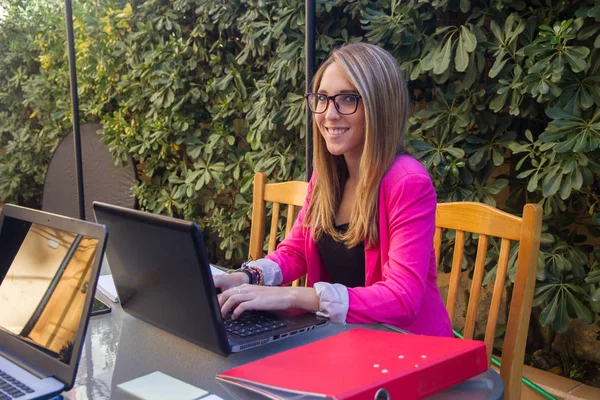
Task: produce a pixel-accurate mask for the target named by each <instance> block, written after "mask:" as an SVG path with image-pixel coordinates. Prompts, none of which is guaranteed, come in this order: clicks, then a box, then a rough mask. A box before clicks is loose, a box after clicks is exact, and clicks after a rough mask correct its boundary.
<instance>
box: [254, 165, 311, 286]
mask: <svg viewBox="0 0 600 400" xmlns="http://www.w3.org/2000/svg"><path fill="white" fill-rule="evenodd" d="M307 191H308V182H303V181H289V182H282V183H267V178H266V175H265V174H264V173H262V172H257V173H256V174H255V175H254V193H253V200H252V226H251V228H250V252H249V256H250V257H249V258H250V259H252V260H257V259H259V258H262V257H263V255H264V251H263V248H264V243H265V225H266V218H267V202H271V203H273V208H272V216H271V227H270V230H269V247H268V252H267V254H268V253H270V252H272V251H273V250H275V248H276V246H277V234H278V231H277V228H278V225H279V217H280V214H281V211H282V210H281V205H284V206H286V207H287V210H286V217H285V218H286V226H285V236H287V235H288V233H290V231H291V230H292V226H293V225H294V219H295V217H296V207H301V206H302V205H303V204H304V200H305V199H306V193H307ZM299 284H300V279H298V280H296V281H294V282H293V283H292V285H293V286H298V285H299Z"/></svg>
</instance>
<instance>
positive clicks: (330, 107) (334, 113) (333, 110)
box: [325, 99, 340, 120]
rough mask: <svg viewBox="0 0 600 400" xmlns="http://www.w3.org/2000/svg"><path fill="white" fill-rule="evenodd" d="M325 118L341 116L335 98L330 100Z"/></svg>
mask: <svg viewBox="0 0 600 400" xmlns="http://www.w3.org/2000/svg"><path fill="white" fill-rule="evenodd" d="M325 118H327V119H333V120H335V119H339V118H340V113H339V112H338V110H337V108H335V104H334V100H333V99H330V100H329V104H328V107H327V111H325Z"/></svg>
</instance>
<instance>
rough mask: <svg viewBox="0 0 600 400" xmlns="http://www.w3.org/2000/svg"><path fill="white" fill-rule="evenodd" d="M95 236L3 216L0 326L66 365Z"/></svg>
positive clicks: (89, 268)
mask: <svg viewBox="0 0 600 400" xmlns="http://www.w3.org/2000/svg"><path fill="white" fill-rule="evenodd" d="M97 247H98V240H97V239H94V238H90V237H87V236H82V235H77V234H74V233H71V232H65V231H62V230H58V229H55V228H50V227H48V226H44V225H39V224H32V223H31V222H27V221H23V220H20V219H16V218H12V217H8V216H5V218H4V222H3V224H2V231H1V232H0V329H2V330H4V331H6V332H8V333H10V334H12V335H14V336H16V337H18V338H19V339H21V340H23V341H24V342H27V343H28V344H30V345H31V346H33V347H35V348H37V349H39V350H41V351H43V352H44V353H46V354H48V355H50V356H52V357H54V358H56V359H57V360H60V361H62V362H63V363H65V364H69V362H70V360H71V355H72V351H73V342H74V340H75V337H76V335H77V331H78V329H79V325H80V323H81V318H82V311H83V307H84V303H85V300H86V291H87V290H88V289H92V290H93V288H89V287H88V285H89V280H90V276H91V273H92V266H93V264H94V256H95V253H96V251H97Z"/></svg>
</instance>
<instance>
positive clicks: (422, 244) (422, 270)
mask: <svg viewBox="0 0 600 400" xmlns="http://www.w3.org/2000/svg"><path fill="white" fill-rule="evenodd" d="M313 185H314V175H313V179H311V182H310V183H309V188H308V195H307V198H306V201H305V203H304V206H303V207H302V209H301V210H300V213H299V214H298V219H297V220H296V222H295V223H294V227H293V228H292V231H291V232H290V234H289V235H288V237H287V238H286V239H285V240H283V241H282V242H281V243H280V244H279V246H278V247H277V249H276V250H275V251H273V252H272V253H271V254H269V255H268V256H267V257H266V258H268V259H270V260H273V261H275V262H276V263H277V264H278V265H279V267H280V268H281V271H282V275H283V282H282V284H287V283H290V282H292V281H293V280H295V279H297V278H299V277H301V276H303V275H304V274H307V286H310V287H312V286H313V284H314V283H316V282H319V281H324V282H329V281H330V280H329V276H328V274H327V271H326V269H325V267H324V265H323V263H322V261H321V257H320V254H319V250H318V248H317V245H316V243H315V242H314V241H313V240H312V239H311V232H310V229H309V228H306V227H303V226H302V221H303V220H304V215H305V213H306V208H307V205H308V203H309V202H310V197H311V193H312V187H313ZM435 208H436V194H435V190H434V188H433V185H432V182H431V178H430V177H429V174H428V173H427V170H426V169H425V168H424V167H423V165H421V163H419V162H418V161H417V160H415V159H414V158H412V157H410V156H406V155H404V156H400V157H398V158H397V159H396V160H395V161H394V163H393V165H392V166H391V168H390V169H389V171H388V172H387V173H386V174H385V176H384V177H383V180H382V182H381V185H380V188H379V207H378V212H379V243H378V244H377V245H376V246H373V247H371V248H369V246H368V243H365V287H356V288H348V296H349V305H348V314H347V317H346V322H348V323H354V324H364V323H377V322H383V323H389V324H391V325H395V326H397V327H400V328H403V329H406V330H408V331H410V332H412V333H416V334H424V335H435V336H452V326H451V323H450V319H449V317H448V313H447V312H446V308H445V306H444V303H443V301H442V297H441V295H440V292H439V289H438V287H437V282H436V265H435V250H434V248H433V235H434V232H435Z"/></svg>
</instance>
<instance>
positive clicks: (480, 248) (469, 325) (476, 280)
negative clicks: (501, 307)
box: [464, 235, 488, 339]
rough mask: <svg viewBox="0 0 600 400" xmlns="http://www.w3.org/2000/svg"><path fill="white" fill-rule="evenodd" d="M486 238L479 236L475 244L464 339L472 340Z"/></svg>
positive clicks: (483, 265)
mask: <svg viewBox="0 0 600 400" xmlns="http://www.w3.org/2000/svg"><path fill="white" fill-rule="evenodd" d="M487 248H488V236H487V235H479V240H478V243H477V257H476V258H475V269H474V271H473V280H472V281H471V294H470V295H469V305H468V307H467V318H466V320H465V332H464V337H465V339H473V335H474V333H475V321H476V319H477V309H478V307H477V306H478V305H479V296H480V293H481V282H482V281H483V273H484V272H485V257H486V255H487Z"/></svg>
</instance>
